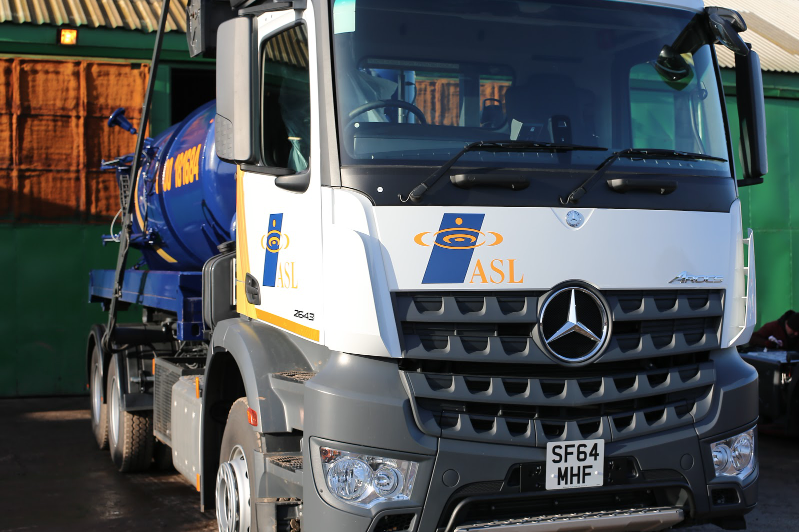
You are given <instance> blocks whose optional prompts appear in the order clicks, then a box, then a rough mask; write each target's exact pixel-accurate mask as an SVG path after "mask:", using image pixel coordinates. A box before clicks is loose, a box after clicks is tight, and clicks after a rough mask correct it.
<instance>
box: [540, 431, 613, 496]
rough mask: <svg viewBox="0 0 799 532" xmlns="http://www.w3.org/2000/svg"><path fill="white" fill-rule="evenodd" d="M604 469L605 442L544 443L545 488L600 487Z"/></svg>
mask: <svg viewBox="0 0 799 532" xmlns="http://www.w3.org/2000/svg"><path fill="white" fill-rule="evenodd" d="M604 466H605V440H577V441H563V442H554V443H553V442H550V443H547V472H546V475H547V481H546V489H548V490H563V489H569V488H593V487H596V486H601V485H602V481H603V479H604V471H603V470H604Z"/></svg>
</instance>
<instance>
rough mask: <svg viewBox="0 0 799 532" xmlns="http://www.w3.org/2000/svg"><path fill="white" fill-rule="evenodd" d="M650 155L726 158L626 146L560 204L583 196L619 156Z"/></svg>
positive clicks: (671, 157) (656, 157) (705, 158)
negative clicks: (590, 185)
mask: <svg viewBox="0 0 799 532" xmlns="http://www.w3.org/2000/svg"><path fill="white" fill-rule="evenodd" d="M647 156H649V157H652V158H655V159H686V160H690V161H719V162H722V163H726V162H727V159H722V158H721V157H714V156H713V155H705V154H702V153H691V152H687V151H678V150H664V149H658V148H627V149H626V150H622V151H617V152H615V153H614V154H613V155H611V156H610V157H608V158H607V159H605V160H604V161H602V163H601V164H600V165H599V166H597V167H596V171H595V172H594V173H593V174H592V175H591V176H590V177H589V178H588V179H586V180H585V181H583V182H582V184H581V185H580V186H579V187H577V188H575V189H574V190H572V191H571V193H570V194H569V195H568V196H566V199H563V198H560V203H561V205H568V204H569V203H577V202H578V201H580V198H582V197H583V196H585V193H586V192H588V185H589V184H590V183H592V182H593V181H595V180H596V179H598V178H599V177H601V176H603V175H605V172H607V171H608V168H610V167H611V165H612V164H613V163H615V162H616V161H618V160H619V159H621V158H626V159H635V158H636V157H647Z"/></svg>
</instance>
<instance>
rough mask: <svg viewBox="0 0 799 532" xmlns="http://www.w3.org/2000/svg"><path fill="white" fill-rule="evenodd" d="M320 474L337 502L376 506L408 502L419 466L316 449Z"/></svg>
mask: <svg viewBox="0 0 799 532" xmlns="http://www.w3.org/2000/svg"><path fill="white" fill-rule="evenodd" d="M319 455H320V458H321V460H322V471H323V472H324V475H325V483H326V484H327V487H328V488H329V489H330V493H332V494H333V496H334V497H336V498H337V499H339V500H340V501H343V502H346V503H348V504H353V505H355V506H360V507H362V508H371V507H372V506H374V505H375V504H377V503H380V502H387V501H402V500H408V499H409V498H410V496H411V492H412V491H413V483H414V480H416V472H417V470H418V468H419V464H417V463H416V462H411V461H408V460H395V459H392V458H384V457H381V456H369V455H364V454H358V453H350V452H347V451H339V450H336V449H331V448H329V447H322V448H321V449H319Z"/></svg>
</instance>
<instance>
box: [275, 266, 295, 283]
mask: <svg viewBox="0 0 799 532" xmlns="http://www.w3.org/2000/svg"><path fill="white" fill-rule="evenodd" d="M275 288H295V289H296V288H299V287H298V286H297V277H296V276H295V275H294V263H293V262H284V263H282V264H278V265H277V278H276V279H275Z"/></svg>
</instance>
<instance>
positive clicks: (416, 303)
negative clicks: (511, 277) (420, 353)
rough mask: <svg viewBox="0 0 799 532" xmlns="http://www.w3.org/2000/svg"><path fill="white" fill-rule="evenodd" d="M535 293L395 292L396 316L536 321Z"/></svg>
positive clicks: (429, 320) (463, 320)
mask: <svg viewBox="0 0 799 532" xmlns="http://www.w3.org/2000/svg"><path fill="white" fill-rule="evenodd" d="M538 295H539V294H538V293H535V294H525V293H523V294H502V293H493V294H483V293H479V294H474V293H472V294H457V295H449V294H446V295H445V294H435V293H431V294H423V295H414V294H407V293H400V294H398V295H397V301H396V309H397V316H399V319H400V320H401V321H406V322H414V321H423V322H426V323H437V322H445V323H446V322H460V323H474V322H481V323H487V322H502V323H535V322H536V321H537V319H538V318H537V313H538Z"/></svg>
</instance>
